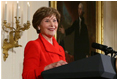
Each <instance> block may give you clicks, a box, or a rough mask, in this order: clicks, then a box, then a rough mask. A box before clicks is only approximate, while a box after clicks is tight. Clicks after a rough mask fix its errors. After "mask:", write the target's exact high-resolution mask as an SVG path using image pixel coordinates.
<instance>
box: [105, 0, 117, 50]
mask: <svg viewBox="0 0 118 80" xmlns="http://www.w3.org/2000/svg"><path fill="white" fill-rule="evenodd" d="M103 6H104V12H103V13H104V16H103V18H104V44H105V45H107V46H109V47H112V48H113V49H114V50H116V51H117V1H104V4H103Z"/></svg>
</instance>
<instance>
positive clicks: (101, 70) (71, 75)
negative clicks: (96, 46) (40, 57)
mask: <svg viewBox="0 0 118 80" xmlns="http://www.w3.org/2000/svg"><path fill="white" fill-rule="evenodd" d="M115 61H116V59H115V58H112V57H110V56H107V55H103V54H97V55H94V56H91V57H88V58H84V59H81V60H77V61H74V62H71V63H69V64H66V65H63V66H59V67H56V68H53V69H50V70H46V71H43V72H42V73H41V75H42V77H43V78H44V79H116V78H117V72H116V67H115Z"/></svg>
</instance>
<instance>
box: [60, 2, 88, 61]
mask: <svg viewBox="0 0 118 80" xmlns="http://www.w3.org/2000/svg"><path fill="white" fill-rule="evenodd" d="M83 14H84V9H83V4H82V3H80V4H79V5H78V15H79V17H78V19H77V20H75V21H74V22H73V24H72V26H71V27H69V28H68V29H66V30H64V28H63V27H61V28H59V31H60V32H61V33H63V34H65V35H66V36H67V35H69V34H71V33H72V32H73V31H75V34H74V60H75V61H76V60H79V59H82V58H85V57H87V56H88V54H89V37H88V30H87V26H86V24H85V22H84V17H83Z"/></svg>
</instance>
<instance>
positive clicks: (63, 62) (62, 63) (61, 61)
mask: <svg viewBox="0 0 118 80" xmlns="http://www.w3.org/2000/svg"><path fill="white" fill-rule="evenodd" d="M65 64H68V63H67V62H65V61H63V60H60V61H58V62H55V63H52V64H49V65H47V66H46V67H45V68H44V71H45V70H48V69H52V68H54V67H58V66H62V65H65Z"/></svg>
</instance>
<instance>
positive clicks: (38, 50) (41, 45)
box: [22, 34, 66, 79]
mask: <svg viewBox="0 0 118 80" xmlns="http://www.w3.org/2000/svg"><path fill="white" fill-rule="evenodd" d="M60 60H64V61H66V60H65V52H64V50H63V48H62V47H61V46H60V45H59V44H58V43H57V41H56V40H55V38H54V37H53V45H52V44H50V43H49V42H48V41H47V40H46V39H45V38H44V37H43V36H42V35H41V34H39V38H38V39H36V40H34V41H30V42H28V43H27V45H26V47H25V51H24V63H23V73H22V78H24V79H36V78H42V77H41V72H42V71H44V67H45V66H47V65H49V64H51V63H54V62H57V61H60Z"/></svg>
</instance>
